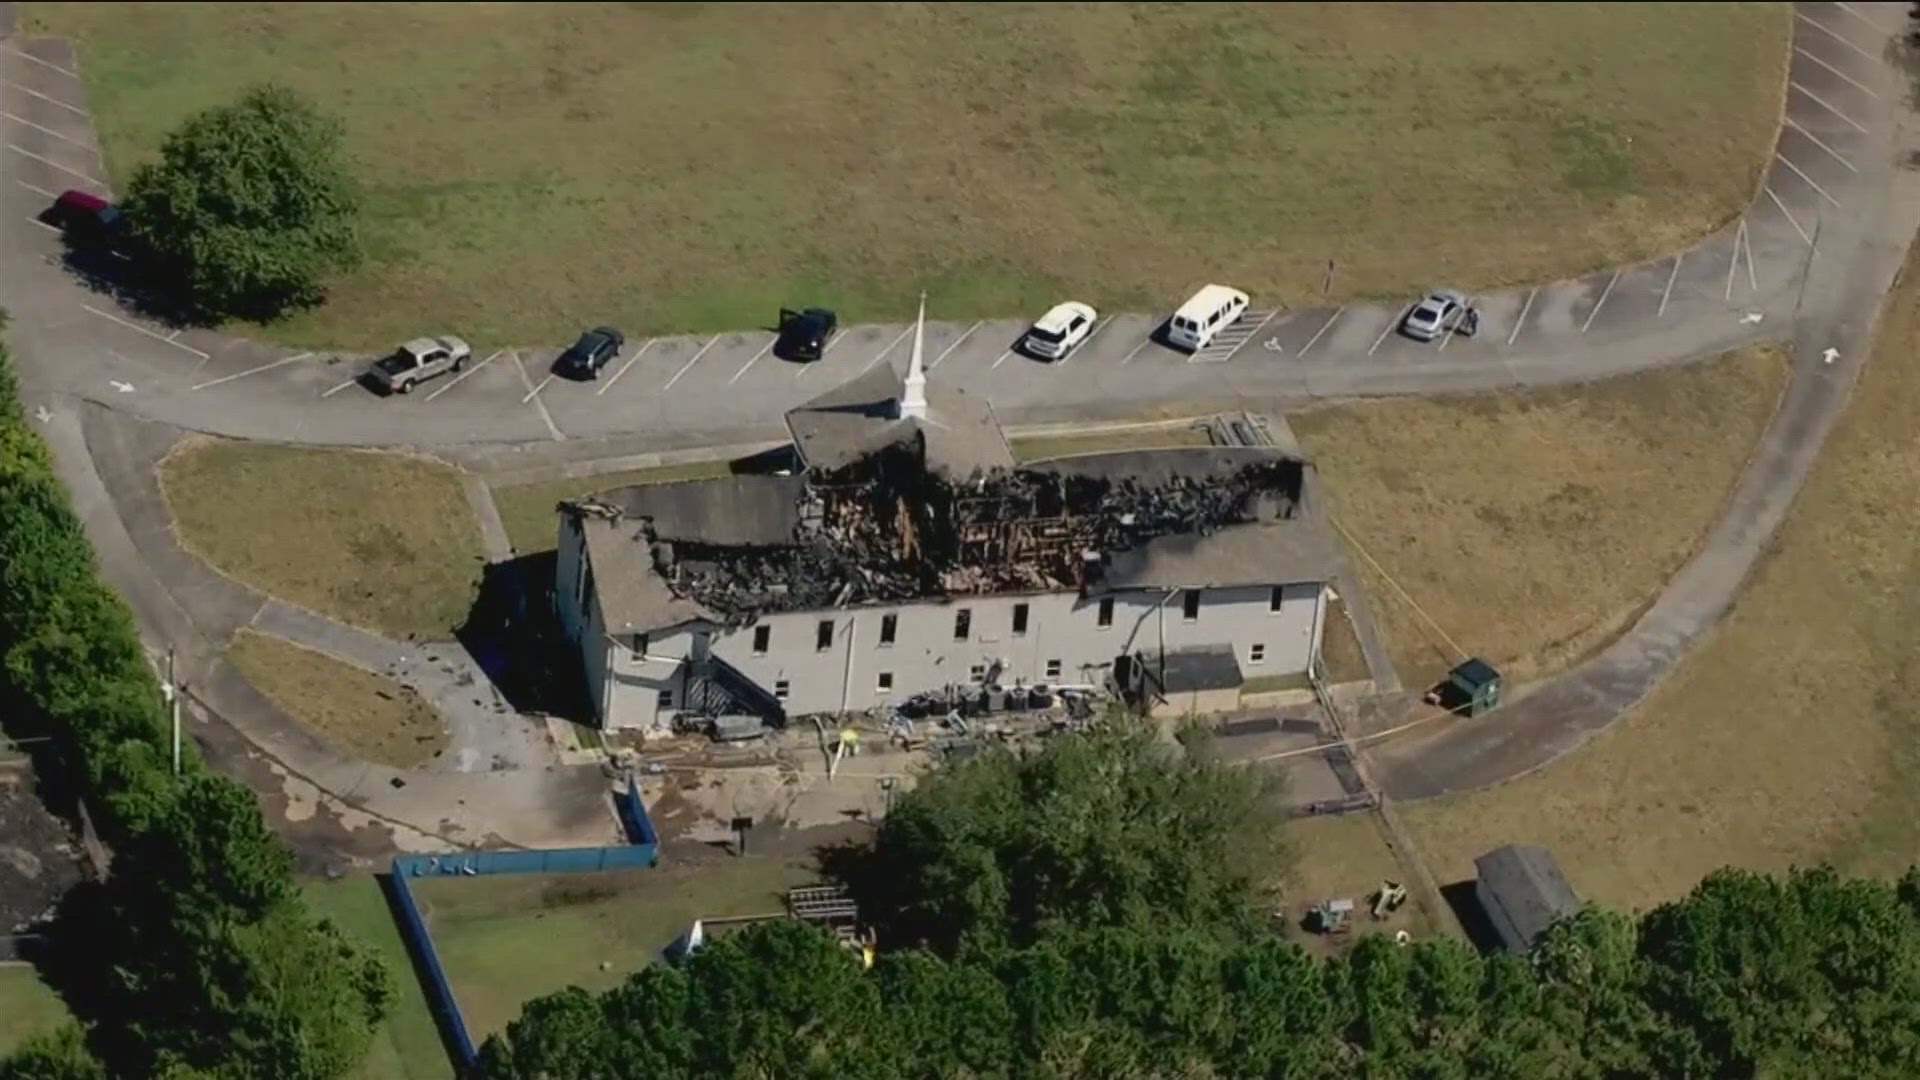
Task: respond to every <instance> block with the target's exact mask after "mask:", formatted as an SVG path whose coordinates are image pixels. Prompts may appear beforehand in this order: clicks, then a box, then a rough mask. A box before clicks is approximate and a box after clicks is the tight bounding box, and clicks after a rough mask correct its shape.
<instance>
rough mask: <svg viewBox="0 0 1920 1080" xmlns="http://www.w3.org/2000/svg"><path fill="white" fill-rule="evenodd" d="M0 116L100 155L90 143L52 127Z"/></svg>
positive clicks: (0, 113) (5, 113)
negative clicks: (61, 132) (63, 133)
mask: <svg viewBox="0 0 1920 1080" xmlns="http://www.w3.org/2000/svg"><path fill="white" fill-rule="evenodd" d="M0 116H4V117H6V118H7V119H9V120H11V121H13V122H14V123H16V124H25V125H26V126H28V127H30V128H32V129H33V130H35V131H42V132H45V133H47V134H48V135H51V136H53V137H54V138H56V139H59V140H60V141H61V142H63V143H72V144H73V145H74V146H77V147H79V148H80V149H82V150H85V151H87V152H88V153H91V154H98V153H99V152H100V150H99V148H98V147H96V146H94V145H93V144H92V143H90V142H82V141H80V140H79V139H76V138H74V137H72V136H71V135H62V134H60V133H59V132H57V131H55V130H53V129H52V128H50V127H41V126H40V125H39V124H36V123H34V122H33V121H31V120H29V119H27V118H26V117H24V116H15V115H13V114H12V113H10V112H0Z"/></svg>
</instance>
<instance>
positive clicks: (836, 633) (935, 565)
mask: <svg viewBox="0 0 1920 1080" xmlns="http://www.w3.org/2000/svg"><path fill="white" fill-rule="evenodd" d="M787 425H788V429H789V431H790V432H791V434H792V437H793V447H794V450H795V452H796V454H797V458H798V462H799V465H800V468H798V469H797V470H794V471H792V472H790V473H788V474H783V475H734V476H728V477H722V478H719V479H710V480H693V481H686V482H682V483H668V484H654V485H645V486H638V487H627V488H619V489H615V490H611V491H606V492H602V493H600V494H597V495H595V496H592V497H590V498H587V499H582V500H578V501H575V502H570V503H564V504H562V505H561V506H560V508H559V510H560V515H559V516H560V522H559V556H558V568H557V573H556V579H555V589H554V605H555V609H556V613H557V615H558V616H559V619H560V623H561V625H562V626H563V627H564V628H565V632H566V634H567V637H568V639H569V640H570V641H571V642H573V643H574V644H575V645H576V646H577V648H578V650H579V655H580V661H581V667H582V671H583V674H584V676H585V678H586V681H587V686H588V689H589V697H590V699H591V700H592V701H593V703H594V707H595V710H596V712H597V715H598V718H599V721H600V722H601V723H602V724H603V725H604V726H606V727H608V728H652V727H655V726H661V727H664V726H666V725H667V724H668V723H669V722H670V721H671V720H673V719H674V718H675V717H676V716H680V717H694V716H698V717H718V716H743V715H757V716H759V717H761V718H762V719H763V720H765V721H766V722H768V723H771V724H776V725H778V724H782V723H784V722H785V721H786V719H787V718H788V717H790V716H804V715H811V714H843V713H853V712H863V711H866V710H869V709H875V708H884V707H886V706H890V705H895V704H898V703H900V702H902V701H904V700H906V699H908V698H910V697H913V696H914V695H917V694H921V693H924V692H929V691H941V690H944V689H947V688H953V687H974V688H981V687H995V686H997V687H1006V688H1012V687H1018V686H1025V687H1034V686H1037V685H1045V686H1049V687H1056V688H1057V687H1075V686H1082V687H1083V686H1092V687H1096V688H1101V689H1105V688H1107V687H1109V686H1110V685H1111V683H1112V681H1113V679H1114V678H1115V674H1116V671H1118V672H1121V673H1130V675H1129V677H1130V678H1133V679H1135V680H1139V679H1141V678H1143V673H1144V678H1145V680H1146V682H1147V683H1148V684H1149V686H1148V689H1149V691H1151V689H1152V687H1151V685H1150V684H1151V683H1152V678H1153V675H1154V673H1156V672H1162V671H1166V670H1168V669H1169V662H1168V658H1169V657H1177V656H1178V655H1180V654H1185V653H1193V652H1205V653H1207V654H1209V655H1211V656H1213V657H1216V658H1218V657H1219V656H1220V654H1221V653H1223V652H1226V653H1230V654H1231V661H1232V663H1231V665H1230V666H1233V667H1236V668H1237V669H1238V672H1237V674H1236V673H1235V672H1224V671H1216V672H1215V673H1214V675H1213V677H1212V680H1211V681H1212V682H1215V683H1218V682H1221V681H1223V680H1224V681H1225V682H1226V683H1227V684H1229V685H1227V686H1226V687H1224V688H1223V689H1224V691H1225V694H1226V696H1225V697H1222V696H1221V693H1220V692H1219V691H1215V692H1213V696H1212V697H1210V698H1209V699H1208V700H1209V701H1210V702H1211V703H1212V704H1211V705H1210V707H1221V706H1229V707H1230V705H1231V703H1232V702H1233V701H1234V700H1235V698H1234V687H1235V686H1237V684H1238V680H1242V679H1252V678H1256V677H1259V676H1265V675H1285V674H1293V673H1298V672H1301V671H1304V670H1306V669H1307V668H1308V666H1309V665H1310V664H1311V663H1313V662H1314V658H1315V656H1316V654H1317V651H1318V648H1319V642H1320V634H1321V627H1322V623H1323V614H1324V609H1325V593H1326V590H1325V587H1324V583H1325V582H1326V581H1327V579H1328V576H1329V574H1330V573H1331V568H1332V566H1333V564H1334V562H1335V560H1336V558H1337V548H1336V547H1335V542H1334V541H1333V539H1332V538H1331V535H1330V534H1329V532H1328V530H1327V528H1326V525H1325V523H1324V521H1323V520H1321V519H1320V518H1319V517H1318V515H1317V514H1316V513H1315V512H1314V511H1313V508H1312V497H1313V493H1312V492H1311V491H1310V490H1309V480H1310V477H1311V475H1312V472H1311V469H1309V468H1308V467H1307V466H1306V465H1305V464H1304V463H1303V462H1301V461H1300V460H1299V459H1297V458H1295V457H1292V456H1290V455H1287V454H1285V453H1282V452H1280V451H1278V450H1276V449H1273V448H1271V447H1192V448H1181V449H1169V450H1146V451H1128V452H1122V453H1102V454H1088V455H1079V456H1073V457H1067V458H1060V459H1056V460H1052V461H1045V462H1039V463H1031V464H1027V465H1016V464H1015V462H1014V460H1013V455H1012V453H1011V451H1010V450H1009V448H1008V445H1007V440H1006V437H1005V435H1004V434H1003V433H1002V431H1001V428H1000V425H999V423H998V421H997V420H996V418H995V416H994V412H993V409H992V407H991V406H990V405H989V404H988V403H987V402H986V401H985V400H983V399H981V398H979V397H976V396H974V395H970V394H968V393H966V392H964V391H962V390H960V389H958V388H956V387H949V386H938V385H929V384H928V381H927V377H926V374H925V371H924V368H923V365H922V351H921V336H920V334H919V332H918V331H917V330H916V333H915V336H914V347H913V353H912V360H911V363H910V365H909V368H908V373H907V376H906V377H905V378H904V379H903V378H902V377H901V375H900V373H899V372H898V371H897V370H896V369H895V368H893V367H892V366H891V365H888V364H880V365H875V366H874V367H873V368H871V369H870V370H868V371H867V372H865V373H864V374H861V375H859V376H856V377H855V378H854V379H852V380H851V381H849V382H847V383H845V384H844V385H842V386H840V387H838V388H836V389H833V390H830V391H828V392H827V393H825V394H823V395H821V396H820V397H818V398H816V399H814V400H813V401H810V402H808V403H807V404H805V405H802V406H800V407H798V408H796V409H794V410H793V411H791V412H790V413H788V414H787ZM1172 666H1174V667H1177V666H1178V665H1177V664H1175V665H1172ZM1221 667H1223V665H1221V664H1220V663H1218V662H1215V663H1213V664H1211V665H1210V668H1221ZM1149 696H1151V694H1150V695H1149ZM1161 700H1165V698H1164V697H1163V698H1162V699H1161Z"/></svg>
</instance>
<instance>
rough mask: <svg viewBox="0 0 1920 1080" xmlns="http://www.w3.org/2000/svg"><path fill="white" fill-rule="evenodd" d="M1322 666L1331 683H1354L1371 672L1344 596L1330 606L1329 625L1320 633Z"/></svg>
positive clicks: (1327, 618) (1328, 608)
mask: <svg viewBox="0 0 1920 1080" xmlns="http://www.w3.org/2000/svg"><path fill="white" fill-rule="evenodd" d="M1320 668H1321V671H1322V672H1323V673H1324V675H1325V678H1326V681H1327V682H1330V683H1335V684H1338V683H1344V682H1353V681H1355V680H1357V679H1364V678H1366V677H1368V675H1370V674H1371V672H1369V671H1368V670H1367V657H1366V654H1365V653H1362V652H1361V651H1360V638H1359V637H1358V636H1356V635H1355V634H1354V632H1353V623H1352V622H1351V621H1349V620H1348V618H1347V601H1346V600H1345V599H1344V598H1342V599H1339V600H1335V601H1333V602H1332V603H1330V604H1328V605H1327V614H1326V626H1325V628H1324V629H1323V630H1322V631H1321V633H1320Z"/></svg>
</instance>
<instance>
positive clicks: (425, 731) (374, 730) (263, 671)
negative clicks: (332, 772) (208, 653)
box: [227, 630, 448, 769]
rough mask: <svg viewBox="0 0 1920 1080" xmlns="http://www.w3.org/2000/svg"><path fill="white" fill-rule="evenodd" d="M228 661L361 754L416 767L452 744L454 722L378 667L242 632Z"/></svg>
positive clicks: (295, 713)
mask: <svg viewBox="0 0 1920 1080" xmlns="http://www.w3.org/2000/svg"><path fill="white" fill-rule="evenodd" d="M227 660H228V661H229V662H230V663H232V664H233V666H234V667H235V668H236V669H238V670H239V672H240V674H241V675H242V676H244V677H245V678H246V680H247V681H248V682H249V683H252V684H253V687H254V689H256V690H258V691H260V692H261V693H262V694H265V695H266V696H267V699H268V700H270V701H272V702H273V703H274V704H275V705H278V706H279V707H280V708H281V709H282V710H283V711H284V712H286V714H287V715H288V716H291V717H293V718H294V719H295V720H298V721H299V722H301V723H303V724H305V725H307V726H308V727H310V728H312V729H313V730H314V731H315V732H316V733H317V734H319V736H320V737H321V738H323V739H325V740H326V741H328V742H330V743H332V744H334V745H335V746H338V747H339V748H341V749H342V750H345V751H347V752H348V753H349V754H351V755H352V756H354V757H356V758H361V759H364V760H367V761H376V762H379V763H380V764H382V765H391V766H392V767H394V768H396V769H411V768H413V767H415V766H417V765H421V764H424V763H425V762H427V761H430V760H432V758H433V756H434V755H435V754H438V753H439V752H440V751H442V750H445V749H446V748H447V742H448V737H447V725H446V721H445V720H444V719H442V718H441V716H440V712H439V710H437V709H435V708H434V707H433V706H432V705H431V704H429V703H428V702H427V701H426V700H425V699H423V698H422V697H421V696H420V695H419V694H417V693H415V692H414V691H413V690H411V689H409V688H408V687H406V686H403V685H401V684H400V683H398V682H396V681H394V680H393V679H390V678H388V677H386V676H385V675H381V674H379V673H377V672H372V671H367V670H366V669H364V668H360V667H355V666H354V665H352V664H349V663H347V662H345V661H343V660H339V659H336V658H334V657H331V656H328V655H327V654H325V653H321V652H315V651H314V650H312V649H308V648H303V647H301V646H299V645H295V644H294V643H293V642H291V641H287V640H285V639H284V638H278V637H274V636H273V635H271V634H259V633H255V632H253V631H251V630H242V631H240V632H239V633H238V634H236V635H234V638H233V643H232V644H230V645H228V646H227Z"/></svg>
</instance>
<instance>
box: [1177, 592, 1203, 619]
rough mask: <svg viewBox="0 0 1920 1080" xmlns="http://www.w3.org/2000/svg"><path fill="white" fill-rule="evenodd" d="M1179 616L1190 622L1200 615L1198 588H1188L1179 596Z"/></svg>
mask: <svg viewBox="0 0 1920 1080" xmlns="http://www.w3.org/2000/svg"><path fill="white" fill-rule="evenodd" d="M1180 617H1181V618H1182V619H1185V620H1186V621H1187V622H1192V621H1194V620H1195V619H1198V618H1199V617H1200V590H1199V589H1188V590H1187V591H1186V594H1185V595H1183V596H1181V597H1180Z"/></svg>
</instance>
